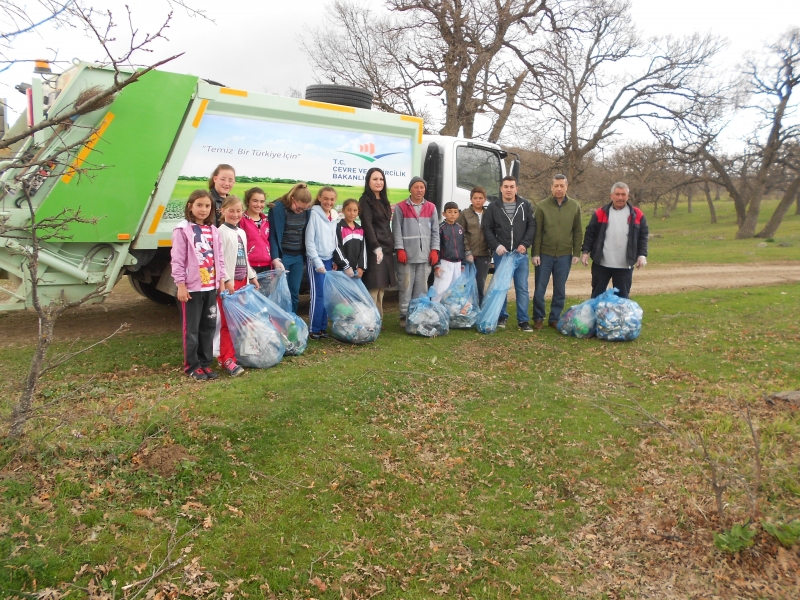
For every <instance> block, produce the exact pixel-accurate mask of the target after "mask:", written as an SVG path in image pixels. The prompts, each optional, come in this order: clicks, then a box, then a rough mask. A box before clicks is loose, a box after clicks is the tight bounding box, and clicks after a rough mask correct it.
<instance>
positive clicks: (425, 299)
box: [406, 286, 450, 337]
mask: <svg viewBox="0 0 800 600" xmlns="http://www.w3.org/2000/svg"><path fill="white" fill-rule="evenodd" d="M435 295H436V289H435V288H434V287H433V286H431V288H430V289H429V290H428V295H427V296H420V297H419V298H414V299H413V300H412V301H411V302H409V303H408V315H407V317H406V333H410V334H412V335H422V336H425V337H438V336H440V335H447V334H448V333H450V312H449V311H448V310H447V308H445V307H444V306H443V305H442V304H441V303H439V302H434V301H433V297H434V296H435Z"/></svg>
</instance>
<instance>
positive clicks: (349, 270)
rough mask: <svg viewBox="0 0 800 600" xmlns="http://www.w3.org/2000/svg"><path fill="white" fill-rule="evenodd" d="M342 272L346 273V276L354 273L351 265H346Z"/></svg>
mask: <svg viewBox="0 0 800 600" xmlns="http://www.w3.org/2000/svg"><path fill="white" fill-rule="evenodd" d="M344 274H345V275H347V276H348V277H352V276H353V275H355V273H353V269H352V267H347V268H346V269H345V270H344Z"/></svg>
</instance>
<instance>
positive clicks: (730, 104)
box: [660, 28, 800, 239]
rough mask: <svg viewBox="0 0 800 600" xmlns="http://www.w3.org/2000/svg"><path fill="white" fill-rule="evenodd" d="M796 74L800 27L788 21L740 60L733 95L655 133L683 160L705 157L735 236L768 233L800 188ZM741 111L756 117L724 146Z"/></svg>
mask: <svg viewBox="0 0 800 600" xmlns="http://www.w3.org/2000/svg"><path fill="white" fill-rule="evenodd" d="M798 82H800V29H798V28H794V29H790V30H789V31H787V32H786V33H784V34H783V35H782V36H781V37H780V38H779V39H778V40H777V41H776V42H775V43H772V44H770V45H768V46H767V54H766V55H764V56H761V57H759V58H751V59H748V60H747V61H746V63H745V66H744V68H743V70H742V73H741V76H740V78H739V81H738V85H739V93H738V94H737V95H731V96H730V97H723V96H719V97H717V98H714V99H709V100H708V102H707V103H706V105H705V107H704V109H703V110H702V111H698V112H697V113H696V114H695V115H692V117H691V118H688V119H682V120H680V121H679V122H678V125H679V128H678V130H677V132H676V134H675V135H673V134H672V133H663V132H662V133H661V134H660V135H661V137H662V138H663V139H669V140H670V142H671V143H673V145H674V146H675V148H676V150H677V151H678V152H681V153H682V154H683V155H684V156H685V157H686V158H687V159H688V160H696V161H701V162H704V163H706V164H707V165H708V169H709V177H710V179H711V180H712V181H713V182H714V183H717V184H719V185H721V186H722V187H724V188H725V189H726V190H727V191H728V194H730V196H731V198H732V199H733V202H734V205H735V207H736V217H737V221H738V224H739V230H738V231H737V233H736V237H737V238H739V239H745V238H752V237H754V236H755V237H771V236H772V235H774V233H775V231H777V228H778V226H779V225H780V222H781V220H782V219H783V216H784V215H785V214H786V212H787V211H788V209H789V207H790V206H791V204H792V201H793V199H794V194H795V193H797V190H798V189H800V181H798V179H800V171H798V169H797V166H798V163H797V145H798V142H800V121H798V96H797V94H796V93H795V88H796V87H797V85H798ZM747 112H752V113H755V114H756V115H757V125H756V127H755V129H754V131H753V132H752V134H751V135H749V136H748V137H747V138H746V139H745V140H744V144H743V149H742V150H741V151H739V152H731V151H730V149H729V148H726V146H725V145H724V144H723V143H722V142H721V141H720V138H721V136H722V134H723V133H724V131H725V129H726V128H727V127H728V126H729V124H730V122H731V121H732V120H733V119H734V117H740V116H741V115H746V114H747ZM726 150H727V151H726ZM781 172H784V173H787V174H788V173H792V175H789V179H788V181H783V180H782V179H781V178H780V177H776V175H778V174H780V173H781ZM780 187H783V197H782V199H781V201H780V203H779V204H778V207H777V208H776V210H775V213H774V214H773V216H772V218H771V219H770V221H769V223H768V225H767V226H766V227H764V229H763V230H762V231H760V232H759V233H757V234H756V225H757V222H758V217H759V214H760V212H761V203H762V200H763V199H764V198H765V197H766V196H767V195H768V194H770V193H771V192H773V191H777V190H778V189H780Z"/></svg>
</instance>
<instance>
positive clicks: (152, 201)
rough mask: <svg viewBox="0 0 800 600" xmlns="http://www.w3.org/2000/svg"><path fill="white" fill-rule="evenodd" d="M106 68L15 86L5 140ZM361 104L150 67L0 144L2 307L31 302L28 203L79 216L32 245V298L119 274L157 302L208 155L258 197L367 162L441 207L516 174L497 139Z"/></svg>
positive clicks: (357, 93) (337, 175)
mask: <svg viewBox="0 0 800 600" xmlns="http://www.w3.org/2000/svg"><path fill="white" fill-rule="evenodd" d="M113 77H114V71H113V70H111V69H109V68H106V67H102V66H98V65H93V64H88V63H78V64H75V65H74V66H73V67H72V68H70V69H68V70H67V71H65V72H63V73H61V74H60V75H58V76H54V77H52V78H50V79H49V80H45V81H43V80H42V79H35V80H34V81H33V82H32V84H30V85H29V86H27V85H26V88H27V87H29V88H30V89H29V91H27V94H28V109H27V111H26V112H25V113H24V114H22V115H21V116H20V118H19V119H18V121H17V122H16V123H15V124H14V125H12V126H11V127H10V128H9V129H8V131H7V132H6V138H7V139H8V138H9V136H13V135H17V134H18V133H20V132H22V131H25V130H26V128H27V127H28V126H29V125H30V124H32V123H38V122H40V121H41V120H42V119H44V118H48V117H52V116H55V115H58V114H64V113H65V112H66V111H67V110H69V109H70V108H71V107H73V106H74V105H75V103H76V101H78V102H81V101H83V100H82V99H85V98H86V96H87V94H91V93H96V90H99V89H106V88H107V87H108V86H109V85H111V83H112V81H113ZM370 104H371V96H370V95H369V92H367V91H366V90H359V89H357V88H349V87H345V86H324V85H318V86H309V88H308V89H307V91H306V97H305V98H302V99H301V98H287V97H280V96H274V95H269V94H261V93H253V92H249V91H246V90H240V89H234V88H229V87H225V86H224V85H221V84H218V83H215V82H211V81H206V80H203V79H201V78H199V77H196V76H192V75H185V74H178V73H170V72H166V71H160V70H153V71H150V72H148V73H146V74H145V75H143V76H142V77H141V78H140V79H139V80H138V81H137V82H135V83H133V84H131V85H129V86H127V87H125V88H123V89H122V90H121V91H120V92H119V93H118V94H117V95H116V96H115V97H113V101H111V102H110V103H108V104H107V105H106V106H104V107H103V108H100V109H98V110H95V111H94V112H91V113H88V114H84V115H81V116H79V117H77V118H75V119H72V120H66V121H65V122H63V123H60V124H59V125H58V126H54V127H51V128H48V129H44V130H42V131H40V132H38V133H36V134H33V135H30V136H28V137H25V138H23V139H22V140H20V141H18V142H16V143H14V144H12V145H11V146H9V148H7V149H6V150H5V151H4V155H0V218H1V219H2V220H3V222H4V223H5V225H6V232H5V233H4V234H2V235H0V273H1V274H2V275H4V277H5V279H0V310H14V309H23V308H27V307H30V306H31V281H30V273H29V271H28V269H27V267H26V258H25V253H24V252H22V250H24V249H25V248H26V247H29V245H30V242H31V238H30V234H29V232H28V233H26V231H25V230H26V227H27V228H29V227H30V224H31V212H33V214H34V215H35V216H34V218H35V219H36V220H37V221H39V222H40V221H42V220H43V219H48V218H58V217H59V216H60V215H64V214H65V213H64V211H65V210H67V211H79V215H80V217H81V220H80V221H79V222H78V221H75V222H71V223H69V225H68V230H67V231H66V232H65V235H62V236H59V237H57V238H50V239H47V240H46V241H45V242H43V243H42V245H41V248H40V251H39V258H38V260H39V282H38V292H39V295H40V297H41V298H42V301H43V302H48V301H51V300H54V299H56V298H59V297H63V298H65V299H66V300H76V299H79V298H82V297H84V296H86V295H87V294H89V293H91V292H92V291H99V292H101V293H106V292H110V291H111V289H112V288H113V287H114V285H115V284H116V283H117V282H118V281H119V279H120V278H121V277H122V276H124V275H127V276H128V277H129V278H130V281H131V284H132V285H133V287H134V288H135V289H136V290H137V291H138V292H140V293H141V294H142V295H144V296H146V297H147V298H150V299H151V300H154V301H156V302H162V303H169V302H173V301H174V298H173V295H174V287H173V283H172V278H171V277H170V276H169V253H170V246H171V236H172V230H173V228H174V227H175V226H176V225H177V224H178V223H179V222H180V221H181V220H182V219H183V207H184V204H185V201H186V198H187V197H188V194H189V193H190V192H191V191H192V190H193V189H197V188H206V187H207V178H208V176H209V175H210V173H211V172H212V171H213V169H214V168H215V167H216V165H218V164H220V163H227V164H230V165H232V166H233V167H234V168H235V169H236V175H237V180H238V181H240V182H242V181H243V182H246V183H252V184H253V185H258V186H259V187H262V188H264V189H265V190H266V191H267V193H268V196H269V197H270V198H275V197H276V196H277V195H280V194H282V193H285V191H287V190H288V188H289V187H290V185H291V183H293V182H295V181H307V182H309V184H310V185H312V186H313V185H333V186H335V187H337V188H340V189H341V190H342V191H340V199H343V198H345V197H351V196H352V197H356V198H357V197H358V196H359V195H360V193H361V190H363V186H364V176H365V174H366V172H367V170H368V169H369V168H370V167H373V166H378V167H381V168H382V169H383V170H384V172H385V174H386V179H387V187H388V188H389V192H390V198H394V200H400V199H402V198H404V197H405V196H406V189H407V188H406V186H407V183H408V181H409V180H410V179H411V177H413V176H415V175H422V176H423V177H424V178H425V179H426V180H427V181H428V183H429V186H428V194H427V197H428V199H429V200H431V201H433V202H435V203H436V204H437V205H438V206H439V208H440V209H441V206H442V204H443V203H444V202H447V201H450V200H453V201H456V202H457V203H458V204H459V205H460V206H467V205H468V203H469V190H470V189H471V188H472V187H473V186H475V185H482V186H483V187H485V188H486V189H487V190H488V191H489V194H490V195H492V194H497V193H499V187H500V180H501V179H502V177H503V176H504V175H506V174H507V173H509V172H510V173H512V174H518V173H519V160H518V157H517V158H516V159H514V160H512V159H511V158H510V154H509V153H508V152H507V151H505V150H503V149H502V148H501V147H499V146H498V145H496V144H490V143H485V142H479V141H475V140H467V139H460V138H451V137H444V136H428V135H424V132H423V122H422V119H420V118H418V117H414V116H407V115H399V114H390V113H384V112H379V111H373V110H370ZM88 134H91V135H88ZM87 135H88V137H87ZM20 165H24V166H20ZM343 194H346V195H344V196H343ZM26 198H29V199H30V207H29V206H28V202H27V201H26ZM101 300H102V294H101V295H100V296H99V297H98V299H97V301H101Z"/></svg>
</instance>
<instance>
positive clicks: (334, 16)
mask: <svg viewBox="0 0 800 600" xmlns="http://www.w3.org/2000/svg"><path fill="white" fill-rule="evenodd" d="M550 4H551V2H549V1H548V0H387V2H386V8H387V9H388V12H379V11H374V10H372V9H370V8H367V7H366V6H362V5H359V4H356V3H353V2H349V1H347V0H336V1H335V2H334V3H333V4H332V5H331V6H330V7H329V14H330V21H331V22H332V23H333V24H334V27H335V29H334V31H333V32H331V31H330V28H329V27H326V29H325V31H324V32H323V31H318V32H315V34H314V35H313V36H312V40H313V41H311V42H310V43H309V44H308V45H307V46H306V53H307V54H308V57H309V59H310V60H311V62H312V64H313V65H314V67H315V68H316V70H317V72H318V73H319V75H320V78H321V79H326V80H329V81H332V82H334V83H339V84H344V85H353V86H357V87H362V88H366V89H368V90H370V91H371V92H372V93H373V94H374V97H375V105H376V106H377V108H379V109H380V110H385V111H388V112H398V113H405V114H411V115H416V116H421V117H424V118H425V120H426V123H427V125H428V128H429V129H431V130H438V133H439V134H441V135H451V136H454V135H458V134H459V132H462V134H463V136H464V137H466V138H472V137H482V138H486V139H488V140H489V141H492V142H496V141H497V140H499V139H500V136H501V134H502V132H503V130H504V128H505V127H506V125H507V123H508V121H509V119H510V117H511V115H512V112H513V110H514V108H515V107H516V106H517V103H518V101H519V99H518V96H519V92H520V89H521V87H522V85H523V83H524V82H525V80H526V79H527V78H528V77H529V76H531V73H532V71H531V69H530V68H528V67H526V66H524V65H523V64H521V63H520V62H519V61H518V60H517V59H516V55H517V54H521V55H524V56H531V53H532V52H533V50H532V44H534V43H535V41H536V40H537V39H538V37H539V33H540V32H541V31H542V29H543V27H545V26H546V25H547V26H549V25H551V24H552V13H551V7H550ZM431 96H432V97H434V98H439V99H440V101H441V104H442V107H443V109H442V111H438V110H435V109H433V108H430V107H429V106H428V104H427V102H428V100H429V99H430V97H431ZM434 106H435V104H434ZM478 115H484V116H486V117H488V119H489V123H490V126H489V128H488V129H486V130H485V131H477V130H476V117H477V116H478Z"/></svg>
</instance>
